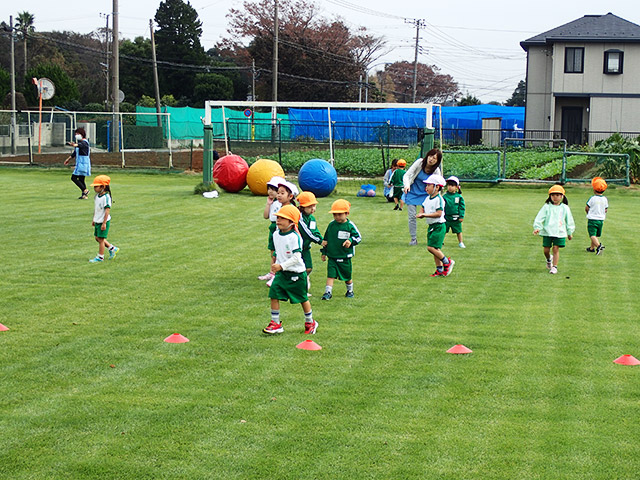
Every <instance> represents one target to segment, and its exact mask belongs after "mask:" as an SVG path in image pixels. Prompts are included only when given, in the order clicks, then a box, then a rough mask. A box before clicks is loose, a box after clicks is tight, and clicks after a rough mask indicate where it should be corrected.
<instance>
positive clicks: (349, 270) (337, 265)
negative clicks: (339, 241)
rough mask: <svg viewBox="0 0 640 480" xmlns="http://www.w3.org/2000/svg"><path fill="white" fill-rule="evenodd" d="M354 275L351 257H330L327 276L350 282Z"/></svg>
mask: <svg viewBox="0 0 640 480" xmlns="http://www.w3.org/2000/svg"><path fill="white" fill-rule="evenodd" d="M352 275H353V267H352V266H351V258H330V257H329V259H328V262H327V277H328V278H335V279H338V280H342V281H344V282H348V281H349V280H351V277H352Z"/></svg>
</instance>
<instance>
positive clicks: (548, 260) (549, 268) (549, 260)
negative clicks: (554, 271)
mask: <svg viewBox="0 0 640 480" xmlns="http://www.w3.org/2000/svg"><path fill="white" fill-rule="evenodd" d="M551 267H553V264H552V263H551V259H550V258H549V259H547V270H551Z"/></svg>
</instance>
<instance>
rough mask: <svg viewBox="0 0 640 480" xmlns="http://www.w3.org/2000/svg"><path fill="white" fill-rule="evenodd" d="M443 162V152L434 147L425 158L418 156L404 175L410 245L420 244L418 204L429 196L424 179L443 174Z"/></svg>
mask: <svg viewBox="0 0 640 480" xmlns="http://www.w3.org/2000/svg"><path fill="white" fill-rule="evenodd" d="M441 163H442V152H441V151H440V150H438V149H437V148H432V149H431V150H429V151H428V152H427V154H426V155H425V156H424V158H418V159H417V160H416V161H415V162H413V164H412V165H411V167H409V170H407V173H405V175H404V179H403V182H402V183H403V185H404V188H403V190H404V193H405V203H406V205H407V211H408V212H409V234H410V235H411V243H409V245H417V244H418V226H417V222H416V211H417V208H418V206H420V205H422V203H423V202H424V201H425V199H426V198H427V192H426V190H425V188H424V180H426V179H427V178H428V177H429V176H430V175H434V174H437V175H442V169H441V168H440V164H441Z"/></svg>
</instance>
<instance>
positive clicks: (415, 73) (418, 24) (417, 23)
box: [405, 18, 426, 103]
mask: <svg viewBox="0 0 640 480" xmlns="http://www.w3.org/2000/svg"><path fill="white" fill-rule="evenodd" d="M405 23H411V24H412V25H415V26H416V53H415V58H414V60H413V95H412V103H416V92H417V86H418V50H419V49H420V27H426V23H425V21H424V20H422V19H418V18H415V19H412V20H405Z"/></svg>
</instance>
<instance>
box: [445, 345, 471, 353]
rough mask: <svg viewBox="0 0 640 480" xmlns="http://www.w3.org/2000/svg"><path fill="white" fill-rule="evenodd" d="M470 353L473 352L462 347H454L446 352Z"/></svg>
mask: <svg viewBox="0 0 640 480" xmlns="http://www.w3.org/2000/svg"><path fill="white" fill-rule="evenodd" d="M471 352H473V350H471V349H469V348H467V347H465V346H464V345H454V346H453V347H451V348H450V349H449V350H447V353H471Z"/></svg>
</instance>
